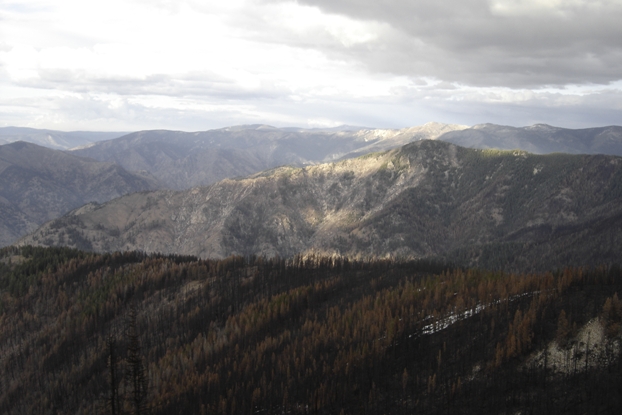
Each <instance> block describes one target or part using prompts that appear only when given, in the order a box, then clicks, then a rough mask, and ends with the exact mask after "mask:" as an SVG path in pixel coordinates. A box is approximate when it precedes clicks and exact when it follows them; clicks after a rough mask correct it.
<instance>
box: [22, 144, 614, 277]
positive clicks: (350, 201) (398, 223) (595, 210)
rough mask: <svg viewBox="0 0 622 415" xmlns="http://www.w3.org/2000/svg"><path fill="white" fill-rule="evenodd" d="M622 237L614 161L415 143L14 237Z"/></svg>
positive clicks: (377, 249) (252, 243)
mask: <svg viewBox="0 0 622 415" xmlns="http://www.w3.org/2000/svg"><path fill="white" fill-rule="evenodd" d="M620 235H622V158H619V157H614V156H602V155H595V156H586V155H582V156H576V155H566V154H554V155H544V156H542V155H533V154H529V153H526V152H523V151H498V150H473V149H466V148H462V147H458V146H455V145H453V144H449V143H445V142H440V141H419V142H415V143H412V144H409V145H407V146H404V147H402V148H400V149H397V150H392V151H389V152H384V153H375V154H369V155H367V156H363V157H360V158H357V159H349V160H345V161H341V162H337V163H328V164H322V165H316V166H311V167H305V168H293V167H281V168H277V169H274V170H271V171H267V172H263V173H260V174H256V175H254V176H251V177H248V178H244V179H236V180H231V179H227V180H223V181H221V182H219V183H217V184H214V185H212V186H209V187H200V188H194V189H190V190H187V191H178V192H175V191H157V192H149V193H138V194H132V195H128V196H125V197H121V198H119V199H116V200H113V201H110V202H108V203H105V204H103V205H96V204H90V205H87V206H84V207H82V208H80V209H77V210H75V211H73V212H72V213H70V214H68V215H66V216H65V217H63V218H60V219H58V220H55V221H52V222H50V223H47V224H46V225H44V226H43V227H41V228H40V229H39V230H37V232H35V233H33V234H32V235H30V236H28V237H26V238H24V239H22V240H21V241H20V244H22V245H23V244H34V245H47V246H50V245H59V244H60V245H67V246H72V247H77V248H82V249H92V250H96V251H113V250H128V249H130V250H131V249H139V250H144V251H148V252H162V253H179V254H191V255H197V256H200V257H224V256H228V255H231V254H242V255H249V254H257V255H266V256H273V255H280V256H291V255H294V254H296V253H300V252H302V253H304V252H311V251H313V252H318V253H324V254H340V255H348V256H368V255H373V256H389V255H392V256H401V257H443V258H444V259H450V260H457V261H459V262H460V263H464V264H469V265H480V266H488V267H492V268H505V269H520V270H531V269H550V268H554V267H558V266H565V265H590V264H600V263H609V262H614V261H617V260H619V257H618V255H619V252H622V237H621V236H620Z"/></svg>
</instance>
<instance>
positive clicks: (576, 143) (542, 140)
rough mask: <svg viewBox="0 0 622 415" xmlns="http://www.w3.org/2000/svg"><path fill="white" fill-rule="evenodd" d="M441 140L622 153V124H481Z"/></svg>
mask: <svg viewBox="0 0 622 415" xmlns="http://www.w3.org/2000/svg"><path fill="white" fill-rule="evenodd" d="M439 139H440V140H443V141H447V142H450V143H454V144H457V145H459V146H463V147H469V148H480V149H487V148H494V149H500V150H514V149H520V150H525V151H528V152H530V153H535V154H548V153H569V154H610V155H617V156H622V127H620V126H616V125H612V126H608V127H597V128H581V129H570V128H560V127H553V126H550V125H546V124H535V125H532V126H529V127H509V126H505V125H495V124H480V125H475V126H473V127H471V128H467V129H463V130H460V131H449V132H447V133H446V134H443V135H442V136H441V137H439Z"/></svg>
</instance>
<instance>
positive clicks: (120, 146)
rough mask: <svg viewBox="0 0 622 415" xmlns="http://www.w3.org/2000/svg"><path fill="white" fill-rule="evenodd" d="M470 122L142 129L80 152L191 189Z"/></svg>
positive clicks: (397, 142)
mask: <svg viewBox="0 0 622 415" xmlns="http://www.w3.org/2000/svg"><path fill="white" fill-rule="evenodd" d="M462 128H466V127H465V126H459V125H447V124H439V123H428V124H425V125H423V126H419V127H411V128H405V129H402V130H381V129H365V128H360V127H344V128H337V129H312V130H305V129H297V128H275V127H271V126H267V125H249V126H238V127H229V128H223V129H218V130H209V131H203V132H195V133H187V132H181V131H166V130H159V131H141V132H137V133H132V134H129V135H126V136H124V137H121V138H117V139H114V140H109V141H103V142H98V143H94V144H92V145H90V146H88V147H86V148H81V149H76V150H74V151H73V153H74V154H78V155H80V156H86V157H91V158H94V159H97V160H100V161H110V162H115V163H118V164H119V165H121V166H123V167H124V168H125V169H127V170H132V171H136V170H146V171H149V172H150V173H151V174H153V175H154V176H155V177H157V178H158V180H160V181H161V182H162V183H163V184H164V185H165V186H166V187H168V188H170V189H177V190H181V189H187V188H190V187H194V186H201V185H207V184H211V183H215V182H217V181H219V180H222V179H225V178H230V177H237V176H247V175H250V174H253V173H257V172H259V171H262V170H266V169H270V168H273V167H277V166H282V165H294V166H303V165H309V164H316V163H321V162H327V161H334V160H339V159H344V158H351V157H355V156H357V155H361V154H365V153H369V152H373V151H384V150H388V149H391V148H395V147H399V146H402V145H404V144H407V143H409V142H412V141H416V140H421V139H436V138H438V137H440V136H441V135H443V134H444V133H446V132H448V131H455V130H459V129H462Z"/></svg>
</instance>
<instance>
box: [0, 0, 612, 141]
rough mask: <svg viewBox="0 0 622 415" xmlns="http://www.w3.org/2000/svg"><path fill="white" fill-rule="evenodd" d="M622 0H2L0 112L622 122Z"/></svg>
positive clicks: (393, 123) (209, 119)
mask: <svg viewBox="0 0 622 415" xmlns="http://www.w3.org/2000/svg"><path fill="white" fill-rule="evenodd" d="M621 4H622V1H620V0H618V1H606V0H600V1H599V0H594V1H589V2H587V1H581V0H564V1H561V0H537V1H536V0H513V1H510V0H490V1H486V0H463V1H438V0H437V1H431V0H421V1H417V2H405V1H401V0H400V1H397V0H385V1H382V2H377V1H369V0H362V1H361V0H357V1H353V0H333V1H327V0H314V1H311V0H299V1H297V2H296V1H278V0H230V1H227V2H216V1H199V0H185V1H172V0H159V1H155V0H124V1H121V0H109V1H108V2H106V3H102V2H76V1H69V0H67V1H65V0H58V1H56V2H54V3H51V2H49V3H48V2H40V1H38V0H23V1H21V2H19V3H7V2H0V21H1V22H2V24H1V25H0V91H1V93H0V125H8V124H11V123H12V124H19V125H29V126H35V127H37V126H39V127H46V128H57V129H63V128H65V129H114V130H120V129H121V130H131V129H143V128H173V129H185V130H198V129H206V128H215V127H223V126H226V125H231V124H243V123H250V122H252V123H257V122H258V123H270V124H274V125H278V126H285V125H300V126H318V125H335V124H336V123H346V124H355V125H365V126H379V127H405V126H409V125H415V124H423V123H425V122H427V121H430V120H437V121H443V122H451V123H462V124H474V123H478V122H501V123H507V124H511V125H525V124H526V123H529V122H531V121H532V120H537V121H538V122H547V123H550V124H553V123H554V122H553V121H554V120H558V121H559V122H558V125H561V126H570V125H574V126H580V125H593V123H594V121H593V120H598V121H599V122H602V123H607V124H613V123H616V122H617V123H619V119H620V115H621V112H622V108H620V104H619V102H620V101H616V100H618V99H619V98H620V91H622V82H620V78H622V75H621V74H622V44H621V43H620V42H619V39H620V38H622V36H621V35H622V29H620V27H619V26H621V25H620V24H619V21H622V12H621V10H622V6H621ZM564 113H567V114H572V115H569V116H568V117H567V119H564V117H563V114H564ZM581 114H584V115H581ZM547 116H550V117H551V120H547V119H546V117H547ZM512 117H514V120H513V121H512ZM72 126H73V127H72Z"/></svg>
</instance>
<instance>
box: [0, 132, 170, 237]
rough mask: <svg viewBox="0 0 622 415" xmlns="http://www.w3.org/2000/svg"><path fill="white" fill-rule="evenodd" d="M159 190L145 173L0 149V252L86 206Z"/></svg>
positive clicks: (55, 154) (18, 146)
mask: <svg viewBox="0 0 622 415" xmlns="http://www.w3.org/2000/svg"><path fill="white" fill-rule="evenodd" d="M157 187H159V185H158V183H157V180H156V179H154V178H153V177H151V176H150V175H149V174H146V173H142V174H141V173H131V172H128V171H126V170H125V169H124V168H122V167H120V166H119V165H117V164H114V163H109V162H100V161H95V160H93V159H88V158H84V157H78V156H76V155H73V154H67V153H64V152H62V151H57V150H52V149H49V148H46V147H41V146H38V145H36V144H32V143H26V142H15V143H11V144H5V145H2V146H0V213H1V214H0V246H4V245H8V244H10V243H12V242H14V241H15V240H16V239H17V238H19V237H20V236H23V235H25V234H26V233H28V232H32V231H34V230H35V229H36V228H37V227H39V225H41V224H43V223H44V222H47V221H49V220H51V219H55V218H57V217H59V216H61V215H63V214H65V213H67V212H68V211H70V210H72V209H75V208H77V207H79V206H82V205H84V204H85V203H87V202H92V201H96V202H105V201H108V200H110V199H113V198H115V197H119V196H121V195H124V194H127V193H133V192H137V191H142V190H149V189H155V188H157Z"/></svg>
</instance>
